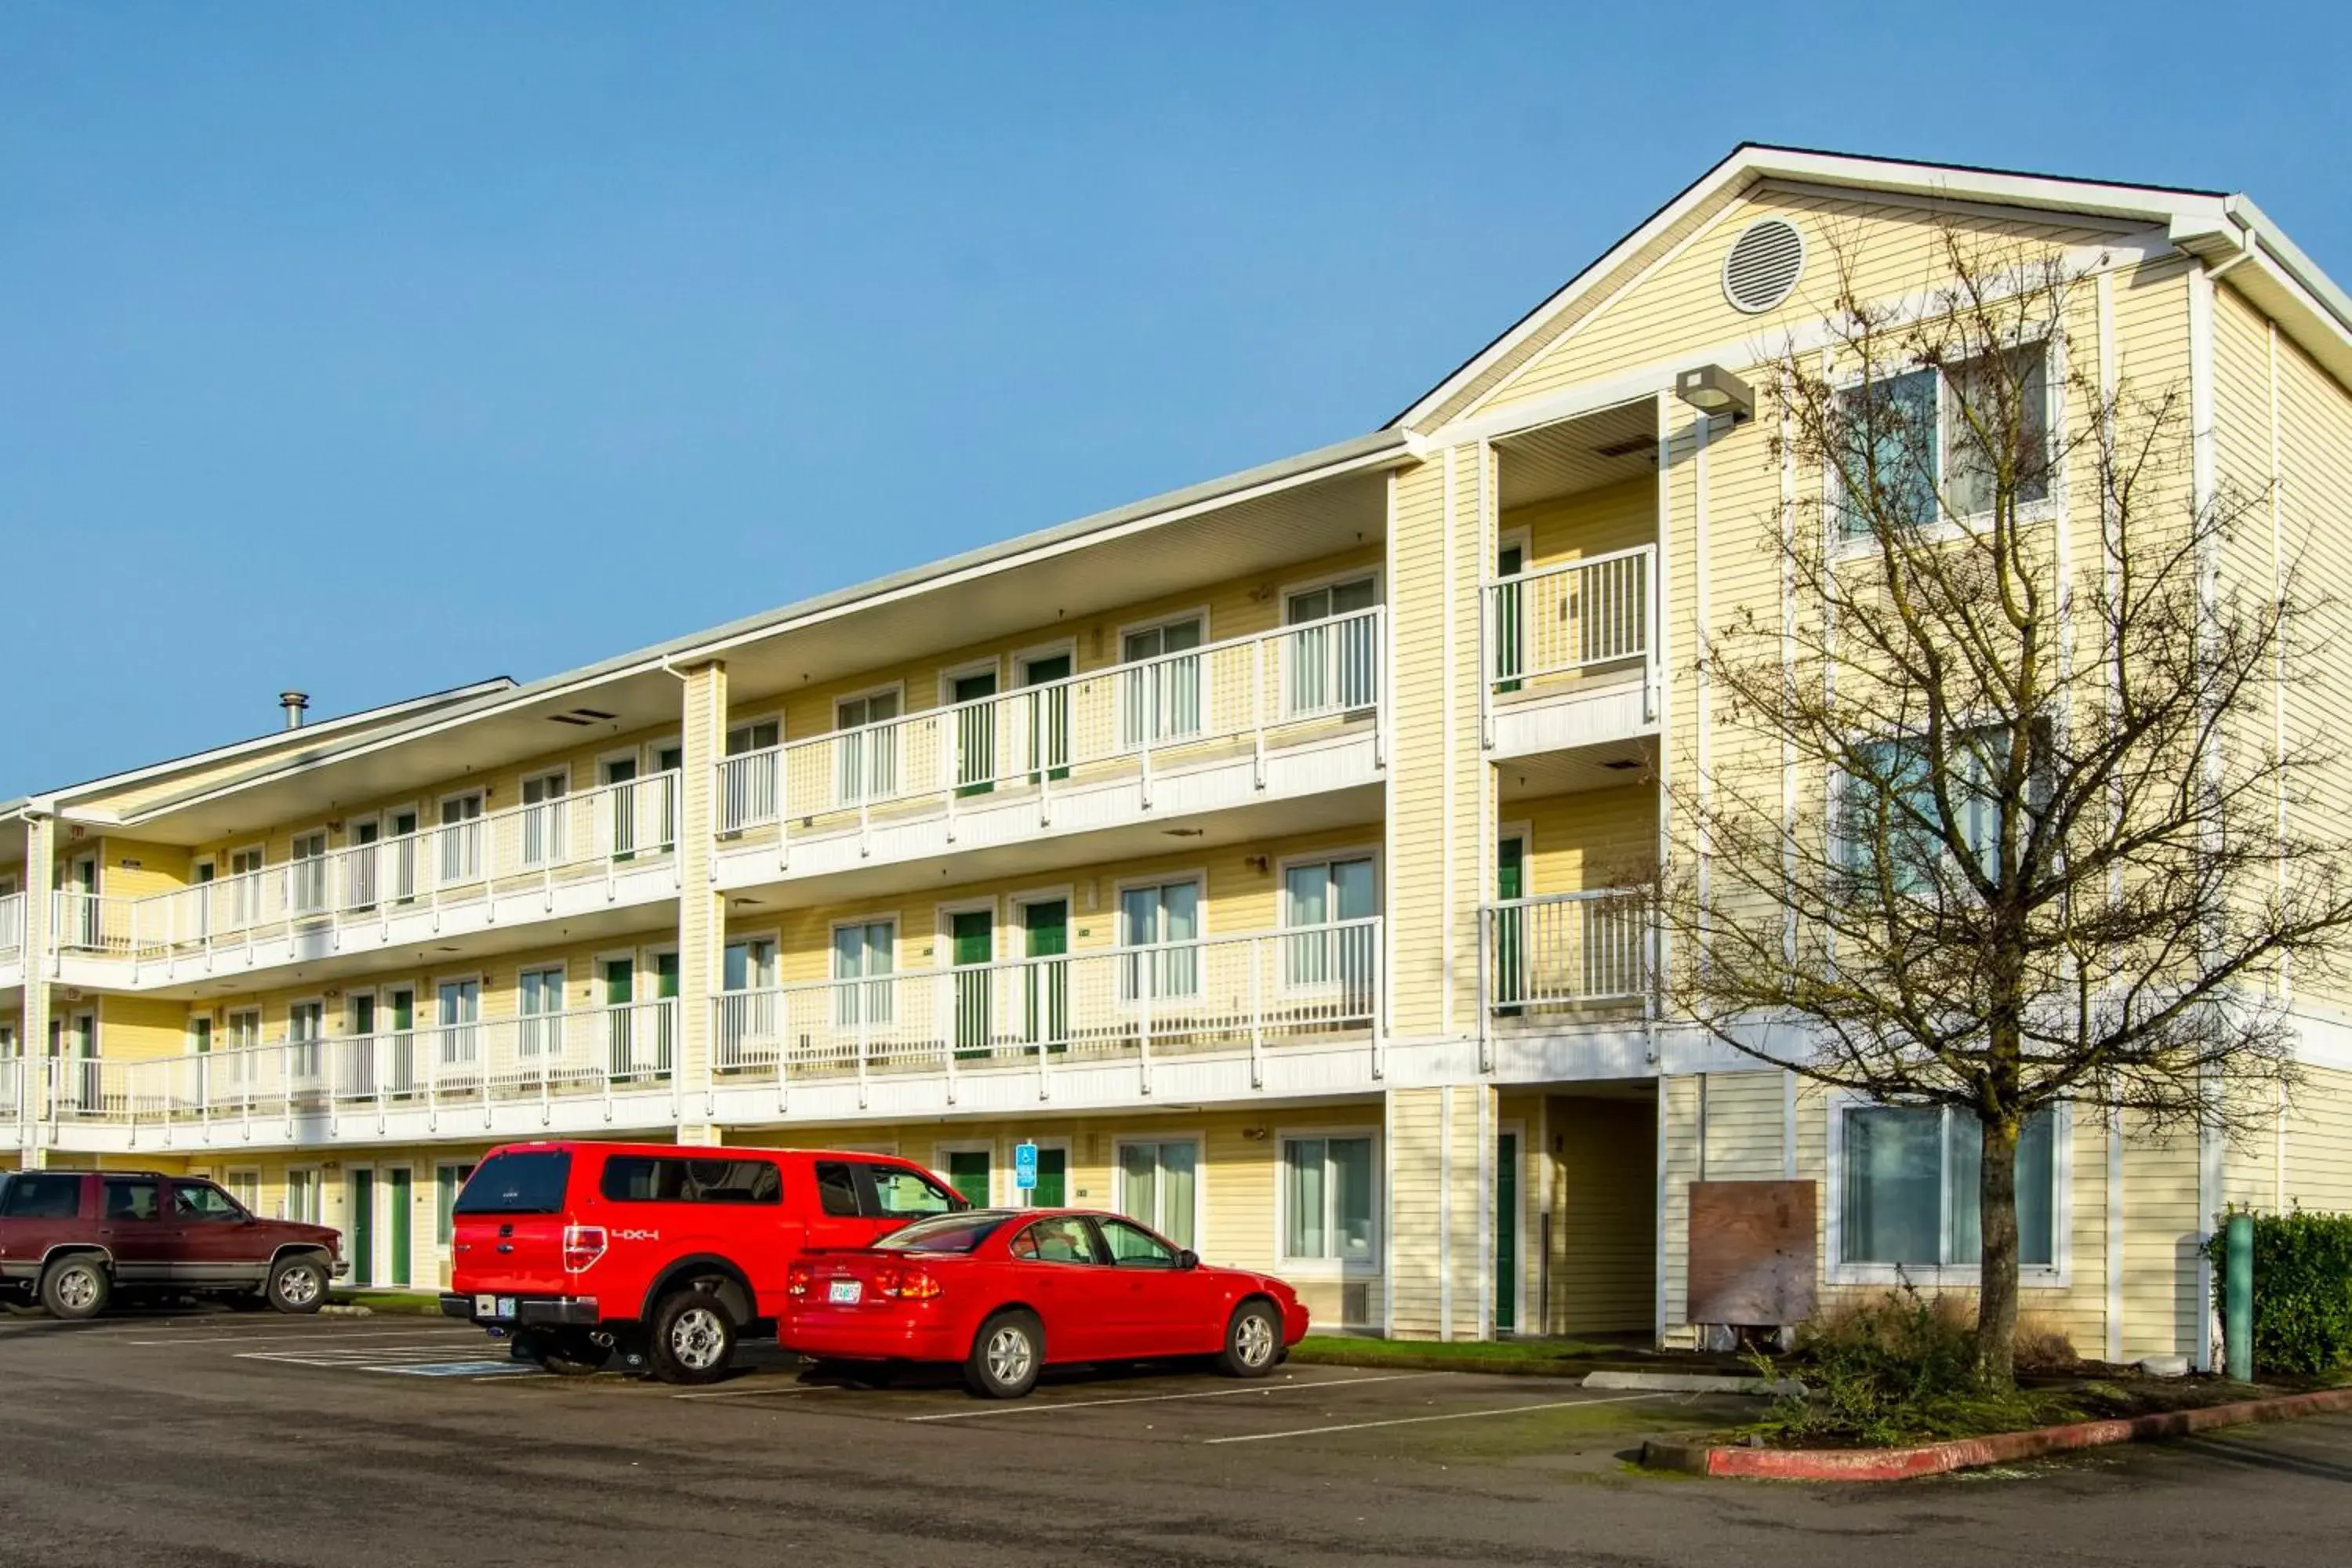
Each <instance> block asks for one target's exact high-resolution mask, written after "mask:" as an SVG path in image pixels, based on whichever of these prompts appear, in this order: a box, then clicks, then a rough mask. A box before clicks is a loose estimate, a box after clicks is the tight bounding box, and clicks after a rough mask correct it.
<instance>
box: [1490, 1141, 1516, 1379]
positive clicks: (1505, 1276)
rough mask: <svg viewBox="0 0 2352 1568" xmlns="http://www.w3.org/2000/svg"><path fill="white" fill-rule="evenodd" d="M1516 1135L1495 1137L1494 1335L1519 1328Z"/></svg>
mask: <svg viewBox="0 0 2352 1568" xmlns="http://www.w3.org/2000/svg"><path fill="white" fill-rule="evenodd" d="M1518 1279H1519V1135H1518V1134H1517V1133H1516V1132H1501V1133H1497V1134H1496V1137H1495V1331H1496V1333H1498V1334H1507V1333H1512V1332H1515V1331H1517V1329H1518V1326H1519V1310H1518Z"/></svg>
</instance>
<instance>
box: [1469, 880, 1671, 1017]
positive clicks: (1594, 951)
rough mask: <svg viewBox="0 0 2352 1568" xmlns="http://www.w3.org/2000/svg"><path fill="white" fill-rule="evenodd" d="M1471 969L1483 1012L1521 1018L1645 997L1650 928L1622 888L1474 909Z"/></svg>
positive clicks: (1642, 904) (1633, 895) (1634, 895)
mask: <svg viewBox="0 0 2352 1568" xmlns="http://www.w3.org/2000/svg"><path fill="white" fill-rule="evenodd" d="M1479 913H1480V921H1479V947H1480V953H1481V957H1480V963H1479V965H1478V970H1479V980H1480V984H1481V986H1482V987H1483V989H1484V990H1485V992H1486V1006H1487V1008H1488V1010H1489V1011H1490V1012H1491V1013H1492V1014H1493V1015H1494V1016H1496V1017H1503V1018H1511V1017H1523V1016H1528V1015H1530V1014H1538V1013H1555V1012H1561V1011H1565V1010H1569V1009H1573V1008H1579V1007H1587V1006H1592V1005H1601V1004H1623V1003H1629V1002H1638V1001H1641V1000H1643V998H1645V997H1646V996H1647V995H1648V994H1649V990H1650V943H1651V926H1652V922H1651V920H1650V915H1649V910H1648V906H1647V904H1646V901H1645V900H1644V899H1643V896H1642V895H1641V894H1640V893H1638V892H1634V891H1632V890H1630V889H1601V890H1599V891H1594V892H1582V893H1553V894H1550V895H1548V896H1546V897H1543V898H1535V899H1508V900H1503V901H1501V902H1499V903H1494V904H1489V905H1487V906H1486V908H1485V909H1484V910H1480V912H1479Z"/></svg>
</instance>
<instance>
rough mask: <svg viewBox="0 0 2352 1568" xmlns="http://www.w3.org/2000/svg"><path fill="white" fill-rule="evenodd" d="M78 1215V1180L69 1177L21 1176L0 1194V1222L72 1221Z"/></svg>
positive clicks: (33, 1174)
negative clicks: (1, 1220) (22, 1220)
mask: <svg viewBox="0 0 2352 1568" xmlns="http://www.w3.org/2000/svg"><path fill="white" fill-rule="evenodd" d="M80 1212H81V1178H80V1177H79V1175H74V1174H71V1173H64V1172H59V1173H47V1172H40V1171H33V1172H21V1173H18V1174H16V1175H14V1176H11V1177H9V1178H8V1184H7V1186H6V1188H5V1190H0V1219H72V1218H73V1217H75V1215H79V1213H80Z"/></svg>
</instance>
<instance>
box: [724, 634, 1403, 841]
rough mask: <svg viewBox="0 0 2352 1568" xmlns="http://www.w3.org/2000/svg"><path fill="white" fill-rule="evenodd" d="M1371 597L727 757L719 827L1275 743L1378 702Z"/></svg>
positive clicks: (839, 814)
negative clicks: (1313, 616)
mask: <svg viewBox="0 0 2352 1568" xmlns="http://www.w3.org/2000/svg"><path fill="white" fill-rule="evenodd" d="M1383 625H1384V612H1383V611H1381V609H1379V608H1377V607H1376V608H1373V609H1370V610H1363V611H1359V612H1357V613H1355V614H1352V615H1348V616H1334V617H1333V618H1331V619H1328V620H1322V621H1312V622H1309V623H1307V624H1306V625H1303V626H1285V627H1283V628H1282V629H1281V630H1279V631H1274V632H1266V633H1263V634H1260V635H1258V636H1255V637H1236V638H1234V639H1233V640H1231V641H1228V642H1221V643H1212V644H1209V645H1207V646H1205V647H1198V648H1192V649H1188V650H1186V651H1184V652H1181V653H1174V654H1169V655H1167V656H1165V657H1163V658H1152V659H1144V660H1141V661H1139V662H1137V663H1133V664H1122V665H1114V666H1111V667H1109V668H1103V669H1093V670H1087V671H1086V672H1085V673H1083V674H1080V675H1074V676H1071V677H1070V678H1068V679H1064V680H1054V681H1046V682H1043V683H1041V684H1039V685H1035V686H1024V687H1022V688H1020V689H1016V690H1013V691H1005V692H1000V693H998V694H996V695H994V696H992V697H982V698H975V699H973V700H970V701H966V702H958V703H954V704H951V705H949V706H946V707H941V708H932V709H926V710H923V711H922V712H919V713H911V714H908V715H907V716H906V717H904V718H899V719H891V720H887V721H882V722H880V723H875V724H866V725H862V726H860V727H858V728H856V729H849V730H839V731H834V732H832V733H830V734H825V735H818V736H814V737H812V738H810V739H808V740H805V741H790V742H785V743H784V744H782V745H781V746H773V747H770V748H768V749H766V750H764V751H758V752H746V753H744V754H743V755H741V756H735V757H729V758H727V759H725V760H724V761H722V762H721V763H719V779H718V824H717V827H718V831H719V833H721V834H739V833H742V832H744V831H745V830H747V829H751V828H756V827H764V826H770V825H776V826H778V828H779V831H781V830H782V825H783V824H785V823H787V822H793V821H804V822H805V823H806V824H807V825H808V826H812V827H816V828H818V829H820V830H822V828H823V827H824V826H829V824H827V823H826V821H825V819H827V818H832V819H835V821H843V820H856V819H858V818H862V817H866V816H871V814H873V813H874V812H876V811H877V810H884V809H888V808H897V807H904V806H906V805H908V804H909V803H918V804H929V805H945V806H947V807H948V808H949V809H953V808H954V806H955V805H956V803H957V802H958V801H960V800H965V799H969V798H970V797H972V796H982V795H989V794H992V793H993V792H995V791H998V790H1003V789H1018V788H1034V789H1037V790H1039V791H1043V792H1045V793H1047V794H1050V793H1052V792H1053V791H1055V790H1056V789H1059V788H1063V787H1065V786H1066V784H1068V783H1070V782H1072V781H1076V782H1079V783H1083V782H1085V781H1087V780H1088V779H1090V778H1095V777H1101V776H1108V775H1110V774H1113V773H1118V772H1119V771H1122V770H1125V771H1132V770H1140V772H1141V773H1142V774H1143V776H1144V777H1145V779H1146V780H1149V778H1150V774H1151V772H1152V770H1153V769H1154V768H1155V767H1165V766H1168V765H1169V764H1170V763H1171V762H1181V761H1184V760H1187V759H1189V758H1190V757H1193V756H1202V757H1206V756H1210V755H1213V754H1215V753H1216V752H1218V751H1219V750H1220V749H1231V748H1238V747H1252V748H1255V750H1256V752H1257V753H1258V754H1259V756H1260V757H1261V758H1263V756H1264V753H1265V748H1266V746H1267V745H1268V744H1269V743H1278V742H1283V741H1286V740H1289V739H1291V738H1293V737H1295V736H1298V735H1303V734H1305V733H1307V732H1310V731H1312V730H1314V729H1315V728H1318V727H1322V728H1329V727H1332V726H1335V725H1337V724H1340V723H1344V722H1346V721H1349V720H1353V719H1357V718H1360V717H1369V716H1371V715H1374V714H1376V713H1377V712H1378V710H1379V709H1380V707H1381V700H1382V689H1383V686H1384V684H1385V682H1384V678H1383V668H1384V663H1385V660H1384V657H1383V650H1384V647H1385V643H1386V639H1385V637H1384V636H1383V634H1382V626H1383Z"/></svg>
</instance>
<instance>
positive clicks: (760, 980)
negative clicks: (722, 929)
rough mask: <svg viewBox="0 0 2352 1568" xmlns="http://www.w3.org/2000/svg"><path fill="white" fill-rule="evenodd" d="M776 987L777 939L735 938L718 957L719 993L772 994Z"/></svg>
mask: <svg viewBox="0 0 2352 1568" xmlns="http://www.w3.org/2000/svg"><path fill="white" fill-rule="evenodd" d="M775 984H776V939H775V938H774V937H772V936H743V937H737V938H736V939H735V940H734V941H733V942H729V943H728V944H727V947H726V950H725V952H722V953H721V954H720V957H719V989H720V990H722V991H771V990H773V989H774V988H775Z"/></svg>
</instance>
